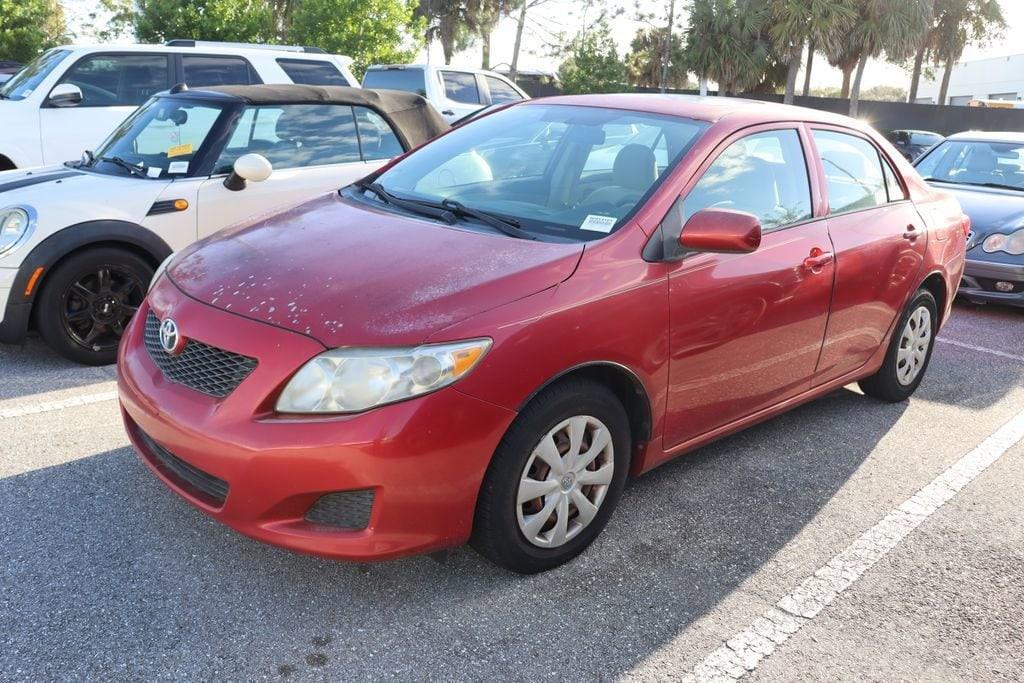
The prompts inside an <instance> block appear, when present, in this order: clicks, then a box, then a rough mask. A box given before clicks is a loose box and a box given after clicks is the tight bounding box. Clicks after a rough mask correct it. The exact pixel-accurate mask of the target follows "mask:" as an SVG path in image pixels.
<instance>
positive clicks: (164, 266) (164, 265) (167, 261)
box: [148, 254, 174, 291]
mask: <svg viewBox="0 0 1024 683" xmlns="http://www.w3.org/2000/svg"><path fill="white" fill-rule="evenodd" d="M173 258H174V254H171V255H170V256H168V257H167V258H165V259H164V260H163V262H162V263H161V264H160V265H159V266H157V267H156V270H155V271H154V272H153V279H152V280H150V281H149V290H148V291H152V290H153V285H155V284H156V281H157V280H159V279H160V276H161V275H163V274H164V271H165V270H167V266H169V265H170V263H171V259H173Z"/></svg>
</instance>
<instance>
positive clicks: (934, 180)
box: [921, 177, 967, 185]
mask: <svg viewBox="0 0 1024 683" xmlns="http://www.w3.org/2000/svg"><path fill="white" fill-rule="evenodd" d="M921 180H923V181H925V182H926V183H949V184H950V185H966V184H967V183H962V182H959V181H957V180H947V179H945V178H931V177H928V178H921Z"/></svg>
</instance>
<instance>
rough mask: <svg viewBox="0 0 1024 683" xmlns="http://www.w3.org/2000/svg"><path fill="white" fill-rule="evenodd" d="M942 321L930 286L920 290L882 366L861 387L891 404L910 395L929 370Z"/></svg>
mask: <svg viewBox="0 0 1024 683" xmlns="http://www.w3.org/2000/svg"><path fill="white" fill-rule="evenodd" d="M938 320H939V318H938V306H937V305H936V303H935V297H934V296H933V295H932V293H931V292H929V291H928V290H926V289H921V290H918V292H917V294H915V295H914V298H913V300H911V302H910V305H909V306H907V308H906V309H905V310H904V311H903V315H902V316H901V317H900V320H899V322H898V323H897V324H896V330H895V332H894V333H893V336H892V341H890V342H889V349H888V351H887V352H886V354H885V361H884V362H883V363H882V367H881V368H879V370H878V372H876V373H875V374H874V375H872V376H871V377H868V378H866V379H862V380H861V381H860V382H858V384H859V385H860V388H861V390H862V391H863V392H864V393H865V394H867V395H868V396H872V397H874V398H877V399H880V400H882V401H889V402H891V403H896V402H898V401H903V400H905V399H907V398H909V397H910V396H911V394H913V393H914V392H915V391H916V390H917V387H918V386H919V385H920V384H921V380H922V379H924V373H925V370H927V369H928V363H929V361H930V360H931V357H932V348H933V347H934V346H935V333H936V331H937V328H938Z"/></svg>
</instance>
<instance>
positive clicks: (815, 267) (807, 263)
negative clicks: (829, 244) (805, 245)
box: [804, 247, 833, 273]
mask: <svg viewBox="0 0 1024 683" xmlns="http://www.w3.org/2000/svg"><path fill="white" fill-rule="evenodd" d="M832 258H833V254H832V252H831V251H823V250H822V249H820V248H818V247H815V248H814V249H811V255H810V256H808V257H807V258H805V259H804V268H807V269H809V270H810V271H811V272H814V273H817V272H818V271H819V270H821V268H822V267H823V266H827V265H828V264H830V263H832Z"/></svg>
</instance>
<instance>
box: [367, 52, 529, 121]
mask: <svg viewBox="0 0 1024 683" xmlns="http://www.w3.org/2000/svg"><path fill="white" fill-rule="evenodd" d="M363 87H364V88H386V89H389V90H405V91H407V92H414V93H416V94H418V95H422V96H423V97H426V98H427V101H428V102H430V103H431V104H432V105H434V108H435V109H437V110H438V111H439V112H441V116H443V117H444V118H445V121H447V122H448V123H454V122H455V121H458V120H459V119H461V118H464V117H465V116H467V115H469V114H472V113H473V112H475V111H476V110H478V109H480V108H482V107H487V106H489V105H492V104H502V103H506V102H518V101H520V100H527V99H529V98H530V96H529V95H527V94H526V92H524V91H523V90H522V89H521V88H520V87H519V86H517V85H516V84H515V83H513V82H512V81H510V80H509V79H507V78H505V77H504V76H502V75H501V74H497V73H494V72H493V71H483V70H480V69H457V68H455V67H450V66H433V65H430V64H374V65H372V66H371V67H370V68H368V69H367V70H366V74H365V75H364V76H363Z"/></svg>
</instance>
